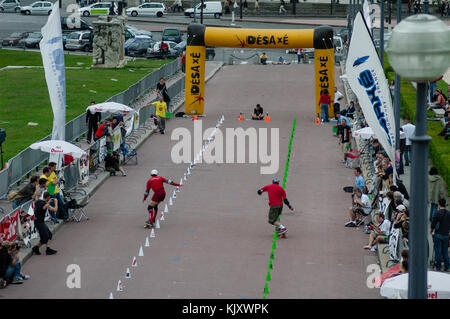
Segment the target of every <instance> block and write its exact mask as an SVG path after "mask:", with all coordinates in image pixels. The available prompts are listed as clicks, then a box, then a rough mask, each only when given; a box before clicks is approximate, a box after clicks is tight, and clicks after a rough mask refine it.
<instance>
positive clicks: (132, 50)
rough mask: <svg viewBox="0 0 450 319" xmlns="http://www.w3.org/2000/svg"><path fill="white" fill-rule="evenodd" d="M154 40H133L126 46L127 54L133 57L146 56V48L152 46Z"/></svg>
mask: <svg viewBox="0 0 450 319" xmlns="http://www.w3.org/2000/svg"><path fill="white" fill-rule="evenodd" d="M154 44H155V41H153V40H152V39H149V40H147V41H135V42H133V43H132V44H130V46H129V47H128V55H129V56H133V57H146V56H147V50H148V48H150V47H153V45H154Z"/></svg>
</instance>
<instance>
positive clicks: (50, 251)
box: [45, 247, 57, 255]
mask: <svg viewBox="0 0 450 319" xmlns="http://www.w3.org/2000/svg"><path fill="white" fill-rule="evenodd" d="M56 253H57V251H56V250H53V249H51V248H49V247H47V249H46V250H45V254H46V255H54V254H56Z"/></svg>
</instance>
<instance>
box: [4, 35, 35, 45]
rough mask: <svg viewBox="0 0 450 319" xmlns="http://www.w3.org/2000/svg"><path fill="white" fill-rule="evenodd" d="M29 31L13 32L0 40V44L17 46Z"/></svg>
mask: <svg viewBox="0 0 450 319" xmlns="http://www.w3.org/2000/svg"><path fill="white" fill-rule="evenodd" d="M29 33H30V32H14V33H13V34H11V35H10V36H9V37H7V38H4V39H3V41H2V46H4V47H7V46H12V47H13V46H17V45H18V44H19V41H20V40H22V39H24V38H26V37H27V36H28V34H29Z"/></svg>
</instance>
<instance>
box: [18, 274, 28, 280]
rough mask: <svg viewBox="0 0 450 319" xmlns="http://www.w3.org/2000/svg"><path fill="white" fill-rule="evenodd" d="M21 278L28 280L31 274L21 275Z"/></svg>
mask: <svg viewBox="0 0 450 319" xmlns="http://www.w3.org/2000/svg"><path fill="white" fill-rule="evenodd" d="M20 279H22V280H28V279H30V276H29V275H21V276H20Z"/></svg>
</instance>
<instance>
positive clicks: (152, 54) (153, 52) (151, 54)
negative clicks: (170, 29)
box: [147, 41, 179, 59]
mask: <svg viewBox="0 0 450 319" xmlns="http://www.w3.org/2000/svg"><path fill="white" fill-rule="evenodd" d="M164 42H165V43H167V44H168V46H169V53H168V54H167V55H166V56H165V58H176V57H178V56H179V54H178V51H177V50H175V47H176V45H177V44H176V43H175V42H173V41H164ZM160 46H161V41H158V42H156V43H155V44H154V45H153V47H149V48H148V50H147V59H152V58H157V59H163V58H164V56H163V54H162V53H161V50H160V49H159V47H160Z"/></svg>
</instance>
